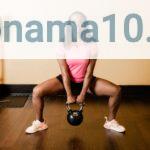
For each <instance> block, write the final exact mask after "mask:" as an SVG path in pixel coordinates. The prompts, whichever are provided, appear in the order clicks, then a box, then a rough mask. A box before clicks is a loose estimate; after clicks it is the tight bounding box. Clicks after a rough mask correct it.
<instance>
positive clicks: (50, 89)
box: [32, 78, 64, 122]
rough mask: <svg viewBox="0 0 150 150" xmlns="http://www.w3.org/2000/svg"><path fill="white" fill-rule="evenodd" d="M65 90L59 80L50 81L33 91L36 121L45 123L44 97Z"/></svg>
mask: <svg viewBox="0 0 150 150" xmlns="http://www.w3.org/2000/svg"><path fill="white" fill-rule="evenodd" d="M63 89H64V87H63V84H62V83H61V82H60V81H59V80H58V79H57V78H53V79H49V80H47V81H44V82H43V83H41V84H39V85H37V86H36V87H34V89H33V93H32V103H33V107H34V110H35V114H36V120H39V121H41V122H43V121H44V118H43V109H44V100H43V97H44V96H46V95H51V94H55V93H57V92H59V91H62V90H63Z"/></svg>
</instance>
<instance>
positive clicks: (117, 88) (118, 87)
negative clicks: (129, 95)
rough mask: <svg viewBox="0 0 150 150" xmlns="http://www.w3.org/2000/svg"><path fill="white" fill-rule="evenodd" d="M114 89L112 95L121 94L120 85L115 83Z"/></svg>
mask: <svg viewBox="0 0 150 150" xmlns="http://www.w3.org/2000/svg"><path fill="white" fill-rule="evenodd" d="M112 91H113V92H112V96H118V95H120V94H121V87H120V86H119V85H115V86H114V87H113V90H112Z"/></svg>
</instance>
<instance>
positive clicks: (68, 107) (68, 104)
mask: <svg viewBox="0 0 150 150" xmlns="http://www.w3.org/2000/svg"><path fill="white" fill-rule="evenodd" d="M70 104H73V103H66V108H67V110H68V111H70V110H71V107H70ZM77 104H78V105H79V107H80V108H79V111H82V110H83V106H84V103H77Z"/></svg>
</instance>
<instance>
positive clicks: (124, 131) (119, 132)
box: [103, 125, 125, 133]
mask: <svg viewBox="0 0 150 150" xmlns="http://www.w3.org/2000/svg"><path fill="white" fill-rule="evenodd" d="M103 127H104V128H105V129H107V130H112V131H116V132H119V133H124V132H125V130H124V131H118V130H114V129H110V128H107V127H106V126H105V125H104V126H103Z"/></svg>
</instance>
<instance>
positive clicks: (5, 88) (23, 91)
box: [0, 84, 150, 98]
mask: <svg viewBox="0 0 150 150" xmlns="http://www.w3.org/2000/svg"><path fill="white" fill-rule="evenodd" d="M34 86H36V85H35V84H0V96H6V95H10V94H13V95H30V94H31V93H32V90H33V88H34ZM121 87H122V95H123V96H125V97H126V96H127V97H140V98H150V85H144V86H143V85H122V86H121Z"/></svg>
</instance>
